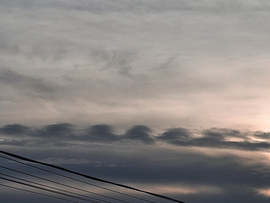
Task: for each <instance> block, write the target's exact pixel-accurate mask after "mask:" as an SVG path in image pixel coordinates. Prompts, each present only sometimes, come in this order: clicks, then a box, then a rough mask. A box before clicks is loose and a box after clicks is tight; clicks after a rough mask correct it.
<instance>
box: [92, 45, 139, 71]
mask: <svg viewBox="0 0 270 203" xmlns="http://www.w3.org/2000/svg"><path fill="white" fill-rule="evenodd" d="M91 57H92V58H93V59H94V60H97V61H100V62H103V63H104V65H103V69H105V70H116V72H117V73H118V74H120V75H124V76H132V74H131V70H132V68H133V66H132V62H133V61H134V60H135V58H136V54H135V51H131V50H105V49H94V50H92V51H91Z"/></svg>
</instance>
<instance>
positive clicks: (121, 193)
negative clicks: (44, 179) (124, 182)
mask: <svg viewBox="0 0 270 203" xmlns="http://www.w3.org/2000/svg"><path fill="white" fill-rule="evenodd" d="M0 157H2V158H4V159H8V160H11V161H14V162H17V163H20V164H23V165H26V166H29V167H32V168H35V169H39V170H41V171H45V172H48V173H51V174H54V175H58V176H61V177H64V178H67V179H70V180H75V181H78V182H80V183H84V184H87V185H91V186H94V187H97V188H101V189H104V190H107V191H110V192H114V193H117V194H120V195H124V196H127V197H131V198H134V199H138V200H142V201H145V202H150V203H155V202H153V201H150V200H147V199H143V198H140V197H136V196H134V195H129V194H125V193H123V192H119V191H116V190H112V189H109V188H106V187H102V186H99V185H96V184H93V183H89V182H85V181H82V180H79V179H76V178H72V177H68V176H66V175H63V174H60V173H56V172H53V171H50V170H47V169H43V168H40V167H38V166H33V165H31V164H27V163H24V162H21V161H18V160H15V159H12V158H8V157H5V156H1V155H0Z"/></svg>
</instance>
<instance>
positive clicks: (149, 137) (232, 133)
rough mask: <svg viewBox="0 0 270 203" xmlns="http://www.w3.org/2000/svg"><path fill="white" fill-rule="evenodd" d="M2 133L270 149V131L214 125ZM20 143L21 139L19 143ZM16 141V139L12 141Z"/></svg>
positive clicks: (15, 128)
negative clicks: (198, 128) (244, 130)
mask: <svg viewBox="0 0 270 203" xmlns="http://www.w3.org/2000/svg"><path fill="white" fill-rule="evenodd" d="M0 133H1V136H3V137H5V139H4V140H3V141H2V144H8V143H9V142H8V140H10V139H11V140H13V141H14V140H17V141H19V140H21V139H23V140H24V143H27V142H25V139H26V140H27V139H32V138H35V139H38V140H39V141H40V140H42V141H44V142H45V143H46V142H48V141H50V140H51V141H52V140H53V141H54V142H55V144H59V143H61V142H63V143H64V142H66V141H68V142H71V143H72V142H76V141H84V142H86V143H87V142H89V143H95V142H97V143H115V142H118V143H119V142H120V143H125V142H127V143H130V142H132V143H135V144H136V143H138V144H139V143H141V144H146V145H156V144H162V143H163V144H170V145H173V146H179V147H202V148H216V149H238V150H245V151H268V149H269V147H270V140H269V139H270V138H269V137H270V136H269V132H260V131H255V132H252V131H246V132H241V131H239V130H235V129H227V128H210V129H205V130H201V131H195V130H189V129H185V128H171V129H167V130H165V131H164V132H161V133H156V132H154V131H153V130H152V129H151V128H149V127H147V126H145V125H135V126H132V127H131V128H129V129H127V130H126V132H124V133H123V134H119V133H116V129H115V128H114V127H113V126H111V125H106V124H99V125H92V126H89V127H86V128H79V127H77V126H76V125H73V124H70V123H58V124H51V125H46V126H42V127H38V128H34V127H31V126H25V125H20V124H10V125H5V126H2V127H1V128H0ZM16 143H18V142H16ZM10 144H12V142H10Z"/></svg>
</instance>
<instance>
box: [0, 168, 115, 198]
mask: <svg viewBox="0 0 270 203" xmlns="http://www.w3.org/2000/svg"><path fill="white" fill-rule="evenodd" d="M0 175H2V176H6V177H9V178H13V179H15V180H20V181H24V182H27V183H31V184H35V185H38V186H41V187H45V188H50V189H53V190H58V191H60V192H63V194H72V195H74V197H78V198H83V199H84V200H85V201H88V200H90V202H92V201H95V200H97V201H98V202H96V203H101V202H107V203H111V202H108V201H103V200H101V199H97V198H92V197H88V196H85V195H81V194H77V193H74V192H71V191H67V190H63V189H59V188H56V187H52V186H48V185H45V184H41V183H36V182H33V181H29V180H25V179H23V178H18V177H15V176H11V175H7V174H3V173H0ZM0 178H1V177H0Z"/></svg>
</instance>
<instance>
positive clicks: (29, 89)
mask: <svg viewBox="0 0 270 203" xmlns="http://www.w3.org/2000/svg"><path fill="white" fill-rule="evenodd" d="M0 83H2V85H3V86H7V87H12V88H14V89H15V90H17V91H19V92H24V93H27V94H31V95H35V96H38V97H42V98H46V97H52V96H53V95H54V93H55V89H54V87H53V86H52V85H50V84H48V83H45V82H44V81H43V80H42V79H39V78H34V77H31V76H26V75H23V74H20V73H17V72H14V71H12V70H10V69H1V70H0Z"/></svg>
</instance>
